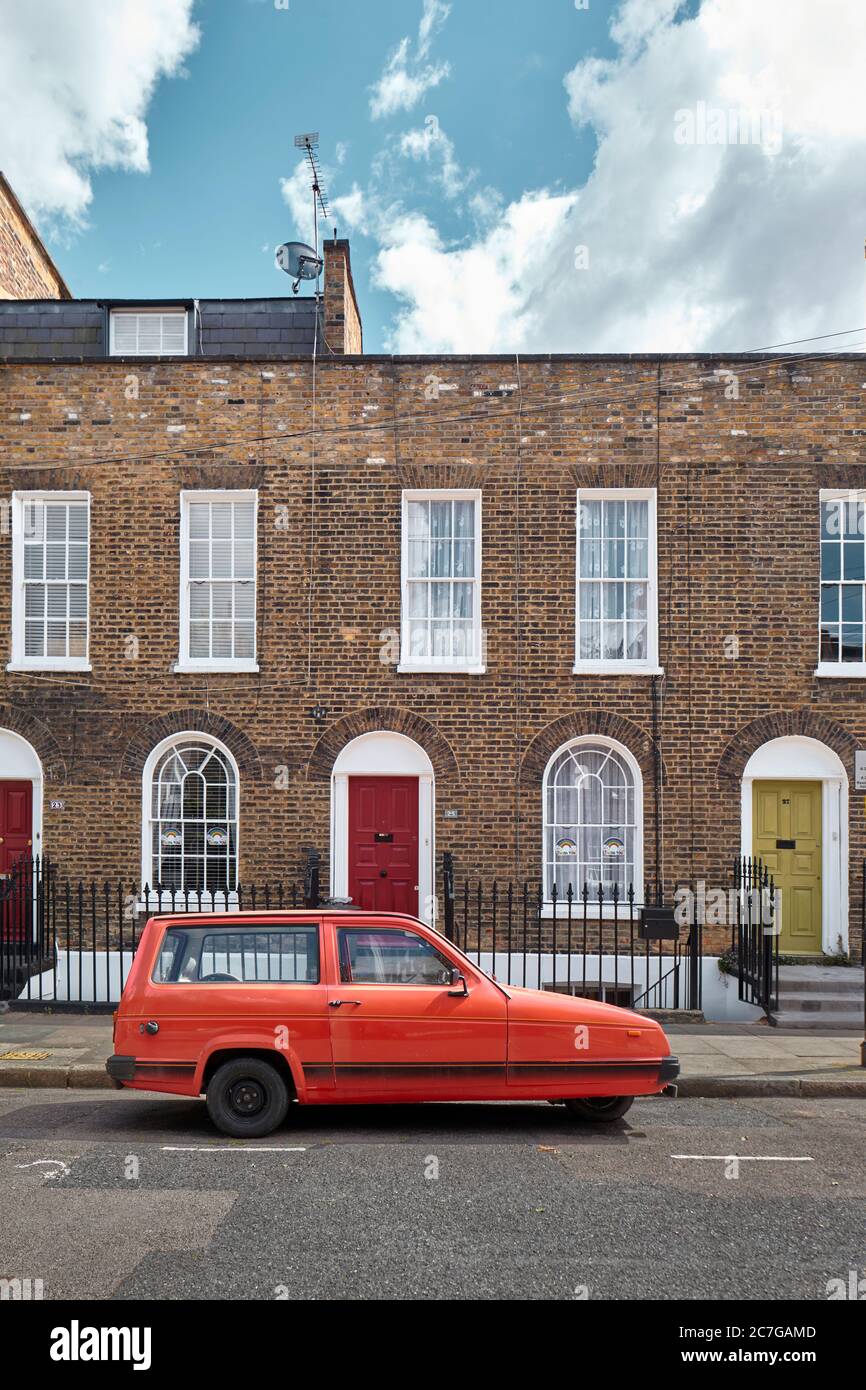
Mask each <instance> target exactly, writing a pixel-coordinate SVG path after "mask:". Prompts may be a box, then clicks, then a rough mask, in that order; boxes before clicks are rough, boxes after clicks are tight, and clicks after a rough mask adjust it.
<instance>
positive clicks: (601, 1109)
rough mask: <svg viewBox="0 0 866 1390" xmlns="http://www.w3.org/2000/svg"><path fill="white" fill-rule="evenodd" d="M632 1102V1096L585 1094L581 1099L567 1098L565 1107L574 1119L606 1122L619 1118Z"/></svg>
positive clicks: (597, 1122) (629, 1108)
mask: <svg viewBox="0 0 866 1390" xmlns="http://www.w3.org/2000/svg"><path fill="white" fill-rule="evenodd" d="M633 1104H634V1096H587V1097H584V1098H582V1099H581V1100H567V1101H566V1102H565V1108H566V1110H567V1111H568V1113H569V1115H571V1116H572V1117H573V1118H574V1119H575V1120H591V1121H592V1122H593V1123H595V1124H607V1123H609V1122H610V1121H611V1120H621V1119H622V1117H623V1115H624V1114H625V1113H626V1111H628V1110H631V1107H632V1105H633Z"/></svg>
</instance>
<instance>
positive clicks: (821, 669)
mask: <svg viewBox="0 0 866 1390" xmlns="http://www.w3.org/2000/svg"><path fill="white" fill-rule="evenodd" d="M814 674H815V675H816V676H829V678H830V679H831V680H863V679H864V677H866V661H846V662H843V661H840V662H839V663H838V664H837V663H836V662H835V661H834V662H833V664H832V666H822V665H821V663H820V662H819V664H818V665H817V666H816V667H815V672H814Z"/></svg>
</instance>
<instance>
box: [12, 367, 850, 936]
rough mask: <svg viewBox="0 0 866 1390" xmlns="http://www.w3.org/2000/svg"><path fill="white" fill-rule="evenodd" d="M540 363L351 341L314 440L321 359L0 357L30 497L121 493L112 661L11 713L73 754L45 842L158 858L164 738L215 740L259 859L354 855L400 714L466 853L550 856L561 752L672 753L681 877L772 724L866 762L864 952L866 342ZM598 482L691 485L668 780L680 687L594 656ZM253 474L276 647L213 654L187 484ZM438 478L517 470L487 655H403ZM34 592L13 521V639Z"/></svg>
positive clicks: (480, 483)
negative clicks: (424, 499)
mask: <svg viewBox="0 0 866 1390" xmlns="http://www.w3.org/2000/svg"><path fill="white" fill-rule="evenodd" d="M722 366H725V367H730V368H731V369H732V370H735V371H736V372H737V374H738V377H739V398H738V399H736V400H728V399H726V396H725V382H724V380H720V379H719V378H717V377H716V376H714V372H717V371H718V370H719V369H720V368H721V367H722ZM265 367H266V370H267V372H268V373H273V379H272V380H265V379H263V376H262V371H263V369H264V368H265ZM431 375H435V376H437V377H438V379H439V381H440V383H441V386H442V388H443V389H441V390H440V391H439V392H438V394H437V393H436V392H431V390H430V378H431ZM130 376H132V377H133V378H134V379H135V389H136V390H137V396H136V397H135V398H133V399H130V398H129V390H130V380H129V378H130ZM517 379H518V377H517V369H516V367H515V364H514V362H513V360H509V359H482V358H475V359H473V358H451V359H444V360H443V359H439V360H434V359H412V358H403V359H399V360H396V361H395V360H392V359H384V358H375V357H369V358H364V359H353V358H351V357H344V358H331V359H327V358H324V359H320V362H319V366H318V378H317V402H316V418H317V421H318V426H319V429H318V433H317V434H316V435H313V434H312V433H311V426H312V422H313V412H312V398H311V367H310V364H309V362H308V361H304V360H294V361H289V362H286V361H282V362H268V363H267V364H265V363H262V362H258V363H257V362H245V363H237V362H235V363H230V362H225V361H220V362H216V361H215V362H201V361H197V362H190V361H178V362H160V363H158V364H148V363H144V362H136V363H130V362H121V361H113V362H100V363H87V364H76V365H72V364H70V365H64V364H47V363H43V364H39V365H36V364H33V365H30V364H28V365H14V366H8V367H6V368H0V460H2V462H3V465H4V468H3V471H4V473H5V480H4V481H5V489H6V494H7V495H8V493H9V491H11V489H12V488H14V487H18V488H27V487H45V486H65V487H69V488H88V489H90V491H91V493H92V495H93V512H92V543H91V544H92V562H93V566H92V586H91V602H92V625H91V657H92V663H93V672H92V674H84V675H72V674H66V675H64V674H62V673H58V674H48V673H42V674H40V675H39V676H32V675H27V674H13V673H6V672H4V673H3V674H2V676H0V725H4V726H6V727H11V728H15V729H18V730H20V731H21V732H22V733H24V734H25V736H26V737H28V738H29V739H30V741H31V742H32V743H33V744H34V746H35V747H36V748H37V750H38V751H39V752H40V755H41V756H42V758H43V762H44V764H45V766H46V769H47V772H48V776H47V785H46V805H47V802H48V799H50V798H55V799H58V800H62V801H63V802H64V808H63V810H48V809H46V812H45V845H46V848H47V849H48V850H50V851H51V852H53V853H54V855H55V856H56V857H57V858H58V860H60V861H61V862H62V863H63V864H64V866H65V867H67V868H68V869H69V870H71V871H72V872H74V873H76V874H86V875H88V876H91V875H96V876H97V877H99V878H102V877H110V878H116V877H118V876H123V877H124V878H129V877H135V876H137V873H138V865H139V847H140V821H141V771H142V766H143V762H144V758H145V757H146V755H147V752H148V751H149V749H150V748H152V747H153V746H154V744H155V743H156V742H158V740H159V739H160V738H161V737H163V736H164V734H165V732H168V731H171V730H181V729H202V730H204V731H210V732H212V733H216V734H217V735H218V736H219V737H221V738H223V739H224V741H225V742H226V743H227V744H228V746H229V747H230V748H231V749H232V751H233V752H234V754H235V756H236V758H237V760H238V763H239V766H240V770H241V833H240V853H241V876H242V878H243V879H245V880H247V881H251V880H257V881H261V880H263V879H265V878H276V877H278V876H287V877H296V876H297V873H298V871H299V869H300V867H301V859H302V848H303V846H305V845H308V844H314V845H316V846H317V847H319V848H320V849H321V850H322V851H323V855H324V864H325V866H327V851H328V836H329V804H330V785H329V776H330V769H331V766H332V763H333V758H334V756H335V754H336V752H337V751H339V748H340V747H342V746H343V744H344V743H345V742H347V741H348V739H350V738H351V737H353V736H354V735H355V734H357V733H359V732H363V731H365V730H367V729H375V728H383V727H384V728H394V729H398V730H403V731H405V732H408V733H410V734H411V736H412V737H413V738H415V739H416V741H418V742H419V743H421V744H422V745H423V746H424V747H425V748H426V750H427V752H428V754H429V756H430V758H431V761H432V762H433V766H434V769H435V772H436V807H437V824H436V837H437V849H438V851H439V852H440V853H441V851H442V850H445V849H450V850H452V851H453V852H454V854H455V858H456V863H457V869H458V876H459V875H460V873H461V872H469V873H472V874H473V875H474V874H481V875H483V876H484V877H485V878H487V879H492V878H494V877H497V878H499V879H500V880H504V879H507V878H509V877H514V878H517V879H522V878H523V877H530V878H533V879H534V878H537V876H538V873H539V860H540V846H541V790H540V789H541V776H542V773H543V769H544V766H545V764H546V762H547V760H548V758H549V757H550V754H551V753H552V752H553V751H554V750H555V749H556V748H557V747H559V746H560V745H561V744H562V743H563V742H565V741H566V740H567V739H568V738H570V737H574V736H577V735H580V734H588V733H593V732H599V733H607V734H610V735H612V736H613V737H615V738H617V739H618V740H619V741H621V742H622V743H623V744H625V745H626V746H627V747H628V748H629V749H630V750H631V751H632V752H633V754H634V756H635V757H636V758H637V760H638V762H639V764H640V765H641V768H642V770H643V776H644V806H643V811H644V857H645V869H646V874H647V877H648V878H649V879H650V880H654V879H655V878H656V875H657V874H658V873H659V872H661V871H663V878H664V881H665V883H666V885H668V887H670V885H672V884H673V882H674V881H675V880H677V879H705V880H706V882H707V883H708V884H709V885H725V884H727V883H728V882H729V877H730V874H729V867H730V863H731V861H732V859H733V857H734V856H735V854H736V853H737V852H738V850H739V844H740V777H741V774H742V769H743V767H744V765H745V762H746V760H747V759H748V757H749V755H750V753H751V752H752V751H753V749H754V748H755V747H757V746H758V745H759V744H760V743H761V742H763V741H765V739H767V738H770V737H775V736H776V735H777V734H780V733H804V734H807V735H809V736H812V737H815V738H818V739H820V740H821V741H822V742H824V743H827V744H829V745H830V746H832V747H833V748H835V749H836V750H837V751H838V752H839V755H840V757H841V758H842V761H843V763H844V765H845V767H846V769H847V771H848V775H849V778H850V779H851V783H852V793H851V808H850V827H849V831H850V868H851V873H850V893H851V938H852V943H854V945H855V947H856V945H857V943H859V939H860V926H859V901H860V878H859V873H860V865H861V864H862V861H863V857H864V854H866V833H864V805H863V798H862V796H861V795H855V794H854V792H853V754H854V749H855V747H866V701H864V687H863V685H862V683H861V682H859V681H857V680H855V679H850V680H848V679H846V680H822V679H818V678H816V677H815V675H814V670H815V665H816V655H817V600H818V593H817V590H818V546H817V536H818V490H819V489H820V488H821V487H856V486H859V485H860V484H861V482H862V479H863V464H864V462H866V448H864V440H866V421H864V408H863V365H862V360H858V359H857V358H855V357H852V358H844V357H840V358H838V359H822V360H820V361H816V362H809V361H803V360H801V361H799V362H794V363H789V362H784V361H772V360H770V359H767V358H761V357H755V358H750V359H747V360H743V361H740V362H730V363H724V364H723V363H721V362H719V361H718V360H709V361H700V362H699V361H695V360H689V359H678V358H673V357H671V358H665V359H662V360H661V361H660V362H657V361H656V360H655V359H649V358H641V357H635V358H627V357H609V358H595V357H587V358H529V359H526V360H522V361H521V364H520V372H519V379H520V385H521V388H522V391H521V395H522V400H519V399H518V394H517V392H516V391H513V390H511V389H510V388H511V387H512V386H513V385H514V384H515V383H516V382H517ZM452 387H453V389H444V388H452ZM68 412H74V413H75V414H76V415H77V416H78V420H79V423H77V424H69V423H67V414H68ZM466 417H469V418H466ZM176 424H183V425H184V426H185V430H184V431H183V432H182V434H180V435H179V434H178V433H177V432H174V431H173V432H171V433H169V432H168V427H169V426H170V425H176ZM216 440H233V441H234V442H233V443H232V444H231V445H230V447H227V448H224V449H219V450H216V449H214V448H212V447H211V446H212V445H213V443H214V442H215V441H216ZM180 449H183V450H186V451H194V450H198V452H197V453H195V452H186V453H179V452H177V451H178V450H180ZM154 454H156V455H159V457H155V458H149V457H148V456H149V455H154ZM100 458H102V459H104V460H105V461H103V462H100V461H99V460H100ZM55 462H57V463H59V464H60V465H61V466H60V467H54V466H53V464H54V463H55ZM580 485H582V486H598V485H633V486H657V487H658V525H659V594H660V603H659V607H660V641H661V664H662V665H663V666H664V668H665V672H666V682H665V687H664V692H663V693H664V698H663V701H660V702H659V703H660V708H659V709H658V711H657V723H658V733H659V739H658V745H657V747H658V751H659V753H660V758H661V762H662V764H663V769H664V771H663V788H662V791H661V795H660V796H657V795H656V786H655V782H656V777H655V766H656V745H654V743H653V689H652V681H651V680H650V679H649V678H647V677H641V676H586V675H574V674H573V671H572V667H573V662H574V623H573V619H574V545H575V532H574V503H575V489H576V487H577V486H580ZM222 486H229V487H257V488H258V489H259V493H260V501H259V507H260V512H259V541H258V544H259V593H258V626H259V633H258V643H259V664H260V668H261V669H260V672H259V673H258V674H250V675H239V674H238V675H234V674H233V675H221V674H220V675H212V676H204V675H179V674H175V673H173V671H172V665H173V663H174V661H175V660H176V657H177V648H178V632H177V605H178V528H179V508H178V494H179V492H180V490H181V489H182V488H190V487H222ZM428 486H433V487H440V486H460V487H480V488H481V489H482V490H483V516H484V538H483V555H484V589H483V600H482V622H483V626H484V628H485V629H486V633H487V674H486V675H483V676H467V675H405V674H398V672H397V670H396V667H395V666H394V665H393V664H383V662H382V661H381V660H380V652H381V650H382V647H383V643H386V642H387V638H388V633H389V631H396V630H397V629H398V627H399V620H400V499H401V489H402V488H404V487H428ZM286 523H287V524H286ZM9 592H10V545H9V540H8V537H4V539H3V546H2V550H0V631H3V632H6V633H8V630H9ZM383 634H384V636H383ZM130 635H133V636H136V637H137V638H138V656H137V659H134V660H133V659H129V658H128V657H127V656H126V655H125V651H126V650H127V649H128V645H129V644H128V643H127V640H126V639H127V638H128V637H129V636H130ZM732 637H736V638H737V639H738V641H739V654H738V656H737V657H736V658H735V659H730V657H729V655H728V654H727V653H728V652H729V651H730V648H731V644H730V642H729V640H728V639H730V638H732ZM660 693H661V692H659V691H657V694H660ZM314 709H318V710H320V711H323V713H322V714H321V716H320V717H319V718H314V717H313V715H312V711H313V710H314ZM283 767H287V768H288V778H287V779H286V778H285V777H284V776H282V775H281V774H280V772H279V769H281V768H283ZM286 781H287V783H288V784H287V786H284V785H283V784H284V783H285V782H286ZM446 811H456V812H457V817H456V818H451V817H446V816H445V812H446ZM657 834H658V839H659V843H660V846H661V854H662V860H663V864H662V865H659V864H657V857H656V837H657ZM723 937H724V933H720V940H721V939H722V938H723ZM712 942H713V938H712V934H710V943H711V944H712Z"/></svg>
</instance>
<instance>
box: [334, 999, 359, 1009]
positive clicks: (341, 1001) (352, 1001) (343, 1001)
mask: <svg viewBox="0 0 866 1390" xmlns="http://www.w3.org/2000/svg"><path fill="white" fill-rule="evenodd" d="M360 1003H361V1000H360V999H329V1000H328V1008H329V1009H339V1008H341V1006H342V1005H343V1004H360Z"/></svg>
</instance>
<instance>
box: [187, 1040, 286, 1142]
mask: <svg viewBox="0 0 866 1390" xmlns="http://www.w3.org/2000/svg"><path fill="white" fill-rule="evenodd" d="M288 1108H289V1091H288V1087H287V1086H286V1083H285V1081H284V1080H283V1078H282V1077H281V1076H280V1074H279V1072H278V1071H277V1070H276V1069H275V1068H274V1067H272V1066H271V1065H270V1064H269V1063H268V1062H263V1061H261V1060H260V1059H259V1058H258V1057H235V1058H234V1059H233V1060H232V1061H230V1062H223V1064H222V1066H221V1067H218V1068H217V1070H216V1071H215V1072H214V1074H213V1076H212V1077H211V1079H210V1081H209V1082H208V1087H207V1111H208V1114H209V1115H210V1117H211V1119H212V1120H213V1122H214V1124H215V1125H216V1127H217V1129H219V1130H222V1132H223V1134H230V1135H231V1136H232V1138H233V1139H260V1138H261V1137H262V1136H263V1135H265V1134H271V1133H272V1132H273V1131H274V1130H275V1129H276V1128H277V1127H278V1125H281V1124H282V1122H283V1120H284V1119H285V1118H286V1112H287V1110H288Z"/></svg>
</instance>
